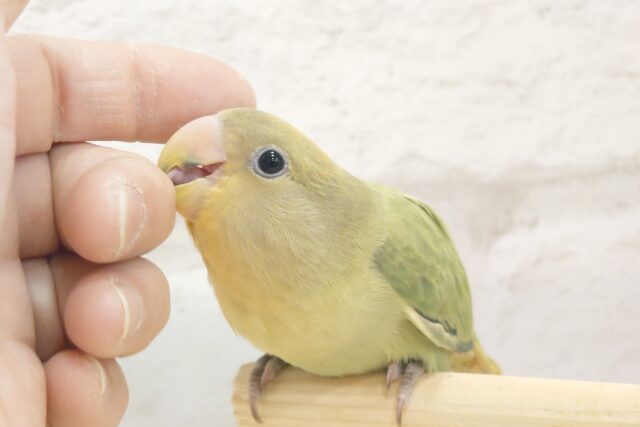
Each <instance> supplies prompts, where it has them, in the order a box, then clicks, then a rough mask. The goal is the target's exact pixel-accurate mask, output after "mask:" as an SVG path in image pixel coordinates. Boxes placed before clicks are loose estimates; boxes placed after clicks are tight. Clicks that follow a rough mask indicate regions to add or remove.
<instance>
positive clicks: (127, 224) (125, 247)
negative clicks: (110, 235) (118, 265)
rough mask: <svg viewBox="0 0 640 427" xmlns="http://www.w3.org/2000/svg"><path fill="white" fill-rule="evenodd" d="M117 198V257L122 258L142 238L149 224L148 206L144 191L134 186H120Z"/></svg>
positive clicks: (126, 184)
mask: <svg viewBox="0 0 640 427" xmlns="http://www.w3.org/2000/svg"><path fill="white" fill-rule="evenodd" d="M115 197H116V206H117V209H118V246H117V247H116V257H117V258H120V257H121V256H122V255H123V254H125V253H126V252H127V251H129V250H130V249H131V247H132V246H133V245H134V244H135V242H136V241H137V240H138V239H139V238H140V235H141V234H142V230H143V228H144V226H145V224H146V222H147V206H146V204H145V202H144V197H143V194H142V190H140V189H139V188H138V187H136V186H134V185H132V184H128V183H120V184H118V185H117V187H116V190H115Z"/></svg>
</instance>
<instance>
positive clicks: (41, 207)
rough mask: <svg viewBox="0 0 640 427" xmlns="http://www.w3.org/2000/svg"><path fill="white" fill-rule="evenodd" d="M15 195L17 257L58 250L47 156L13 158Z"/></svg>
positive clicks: (41, 254) (36, 255)
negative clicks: (18, 246) (17, 213)
mask: <svg viewBox="0 0 640 427" xmlns="http://www.w3.org/2000/svg"><path fill="white" fill-rule="evenodd" d="M13 194H15V198H16V206H17V209H18V212H19V215H18V230H19V233H18V234H19V239H20V258H22V259H25V258H35V257H40V256H45V255H49V254H52V253H54V252H55V251H56V250H57V249H58V235H57V232H56V227H55V222H54V218H53V200H52V197H51V171H50V168H49V156H47V155H46V154H44V153H42V154H31V155H26V156H20V157H18V158H17V159H16V164H15V171H14V174H13Z"/></svg>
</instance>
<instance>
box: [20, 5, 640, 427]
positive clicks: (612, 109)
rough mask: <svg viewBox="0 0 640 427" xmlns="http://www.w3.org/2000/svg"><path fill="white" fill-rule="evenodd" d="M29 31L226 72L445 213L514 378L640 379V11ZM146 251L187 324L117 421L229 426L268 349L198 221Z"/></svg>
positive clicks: (190, 9) (38, 15)
mask: <svg viewBox="0 0 640 427" xmlns="http://www.w3.org/2000/svg"><path fill="white" fill-rule="evenodd" d="M18 31H20V32H22V31H32V32H45V33H50V34H57V35H66V36H74V37H84V38H93V39H110V40H114V39H115V40H126V41H132V42H152V43H163V44H170V45H174V46H177V47H181V48H186V49H192V50H196V51H199V52H203V53H206V54H210V55H213V56H217V57H218V58H221V59H223V60H225V61H228V62H229V63H231V64H232V65H234V66H235V67H237V68H238V69H239V70H240V71H241V72H243V73H244V74H245V75H246V76H247V77H248V78H249V80H250V81H251V82H252V83H253V85H254V87H255V90H256V92H257V95H258V101H259V106H260V108H262V109H265V110H268V111H271V112H274V113H277V114H279V115H281V116H282V117H283V118H286V119H287V120H289V121H291V122H292V123H294V124H296V125H297V126H298V127H299V128H300V129H302V130H303V131H305V132H306V133H307V134H309V135H310V136H312V137H313V138H314V139H315V140H316V141H317V142H318V143H319V144H320V145H321V146H322V147H323V148H324V149H325V150H326V151H327V152H328V153H329V154H330V155H331V156H332V157H333V158H334V159H335V160H336V161H337V162H338V163H340V164H341V165H343V166H344V167H346V168H347V169H348V170H350V171H352V172H353V173H355V174H356V175H358V176H361V177H363V178H366V179H369V180H374V181H378V182H384V183H387V184H391V185H394V186H396V187H399V188H401V189H402V190H405V191H406V192H409V193H411V194H414V195H416V196H418V197H420V198H422V199H423V200H425V201H428V202H429V203H431V204H432V205H433V206H434V207H435V208H436V209H437V210H438V211H439V212H440V213H441V215H442V216H443V217H444V218H445V220H446V221H447V222H448V223H449V226H450V228H451V230H452V233H453V236H454V238H455V240H456V241H457V243H458V246H459V249H460V252H461V254H462V257H463V260H464V261H465V263H466V265H467V268H468V272H469V275H470V278H471V283H472V290H473V294H474V298H475V300H474V306H475V313H476V324H477V330H478V334H479V336H480V338H481V339H482V341H483V342H484V344H485V348H486V349H487V351H488V352H489V353H490V354H491V355H493V356H494V357H495V358H496V359H497V360H498V361H499V362H500V364H501V365H502V367H503V368H504V371H505V372H506V373H507V374H513V375H531V376H547V377H563V378H579V379H590V380H605V381H619V382H635V383H640V332H639V327H640V307H639V305H640V2H639V1H622V0H618V1H616V2H615V4H612V3H610V2H603V1H597V0H594V1H568V0H567V1H559V0H545V1H542V0H538V1H533V0H531V1H500V0H477V1H451V0H433V1H418V0H395V1H377V2H374V1H365V0H357V1H353V0H351V1H341V0H333V1H324V2H319V1H316V0H313V1H312V0H305V1H301V0H253V1H249V0H233V1H232V0H227V1H223V0H219V1H213V0H210V1H207V2H204V1H195V0H183V1H177V0H141V1H127V0H112V1H109V2H105V1H98V0H35V1H33V2H32V4H31V5H30V6H29V8H28V9H27V11H26V13H25V14H24V15H23V17H22V18H21V19H20V21H19V22H18V24H17V25H16V27H15V32H18ZM202 90H216V89H215V88H212V87H203V88H202ZM127 147H128V148H129V149H134V150H137V151H139V152H142V153H144V154H146V155H148V156H150V157H151V158H152V159H155V158H156V156H157V153H158V147H152V148H148V147H140V146H139V145H138V144H131V145H128V146H127ZM150 257H151V258H152V259H153V260H154V261H156V262H157V263H158V264H159V265H160V267H161V268H162V269H163V270H164V271H165V272H166V274H167V275H168V277H169V280H170V281H171V284H172V298H173V312H172V318H171V321H170V323H169V325H168V327H167V328H166V330H165V331H164V332H163V333H162V334H161V335H160V336H159V338H158V339H157V341H156V342H154V344H152V345H151V346H150V348H149V349H148V350H147V351H146V352H144V353H143V354H141V355H138V356H135V357H131V358H128V359H125V360H123V361H122V364H123V366H124V369H125V371H126V372H127V375H128V377H129V380H130V389H131V404H130V409H129V412H128V414H127V416H126V418H125V421H124V423H123V425H125V426H175V425H189V426H212V425H216V426H231V425H233V422H232V416H231V410H230V407H229V404H228V400H229V397H230V391H231V380H232V377H233V375H234V373H235V370H236V369H237V367H238V366H239V364H240V363H241V362H245V361H249V360H251V359H253V358H255V357H256V356H257V355H258V352H257V351H255V350H254V349H252V348H251V347H250V345H249V344H247V343H246V342H244V341H243V340H242V339H241V338H238V337H236V336H235V335H234V334H233V333H232V332H231V330H230V329H229V327H228V326H227V325H226V323H225V321H224V319H223V318H222V316H221V314H220V312H219V310H218V308H217V305H216V303H215V300H214V296H213V293H212V292H211V291H210V289H209V286H208V285H207V284H206V275H205V271H204V268H203V267H202V265H201V262H200V259H199V257H198V255H197V254H196V252H195V250H194V249H193V247H192V245H191V242H190V240H189V238H188V236H187V235H186V233H185V229H184V226H183V224H182V223H179V224H178V226H177V228H176V230H175V232H174V234H173V235H172V237H171V238H170V239H169V241H168V242H167V243H166V244H165V245H163V246H162V247H161V248H160V249H159V250H157V251H155V252H154V253H152V254H151V256H150Z"/></svg>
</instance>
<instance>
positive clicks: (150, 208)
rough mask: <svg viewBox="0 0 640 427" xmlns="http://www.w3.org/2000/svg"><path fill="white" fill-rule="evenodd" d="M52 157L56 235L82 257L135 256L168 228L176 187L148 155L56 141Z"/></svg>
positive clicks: (106, 259)
mask: <svg viewBox="0 0 640 427" xmlns="http://www.w3.org/2000/svg"><path fill="white" fill-rule="evenodd" d="M50 159H51V175H52V181H53V205H54V212H55V220H56V224H57V229H58V233H59V236H60V238H61V240H62V242H64V244H65V245H66V246H67V247H69V248H71V249H72V250H73V251H74V252H76V253H78V254H79V255H81V256H82V257H84V258H86V259H88V260H90V261H94V262H101V263H105V262H113V261H117V260H120V259H126V258H133V257H135V256H138V255H140V254H143V253H145V252H148V251H149V250H151V249H152V248H154V247H155V246H157V245H158V244H160V243H161V242H162V241H163V240H164V239H165V238H166V237H167V236H168V235H169V233H170V232H171V229H172V228H173V224H174V221H175V193H174V189H173V186H172V184H171V181H170V180H169V179H168V178H167V177H166V176H165V175H164V174H163V173H162V172H161V171H160V170H159V169H158V168H157V167H156V166H155V165H153V164H152V163H151V162H149V161H148V160H147V159H144V158H142V157H140V156H137V155H134V154H131V153H124V152H122V151H118V150H114V149H111V148H106V147H99V146H96V145H92V144H64V145H58V146H56V147H54V149H53V150H51V153H50Z"/></svg>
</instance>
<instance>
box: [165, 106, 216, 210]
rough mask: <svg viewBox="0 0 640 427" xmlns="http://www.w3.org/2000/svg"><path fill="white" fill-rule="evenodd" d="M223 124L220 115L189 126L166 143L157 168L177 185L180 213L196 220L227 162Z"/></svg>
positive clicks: (202, 118) (197, 120)
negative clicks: (222, 167)
mask: <svg viewBox="0 0 640 427" xmlns="http://www.w3.org/2000/svg"><path fill="white" fill-rule="evenodd" d="M223 142H224V139H223V131H222V122H221V120H220V118H219V116H218V115H215V116H206V117H201V118H199V119H196V120H194V121H192V122H189V123H187V124H186V125H184V126H183V127H182V128H180V129H179V130H178V131H177V132H176V133H175V134H173V136H171V138H169V141H168V142H167V143H166V145H165V147H164V149H163V150H162V152H161V153H160V158H159V159H158V166H159V167H160V169H162V171H163V172H164V173H166V174H167V176H169V178H170V179H171V181H172V182H173V184H174V185H175V186H176V203H177V209H178V212H180V214H182V215H183V216H184V217H185V218H187V219H189V220H194V219H195V218H196V217H197V216H198V213H199V212H200V209H201V208H202V206H203V204H204V202H205V200H206V198H207V195H208V194H209V191H210V190H211V187H213V186H214V185H216V183H217V182H218V181H219V180H220V179H221V178H222V170H221V166H222V165H223V164H224V162H225V161H226V160H227V156H226V153H225V150H224V144H223Z"/></svg>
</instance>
